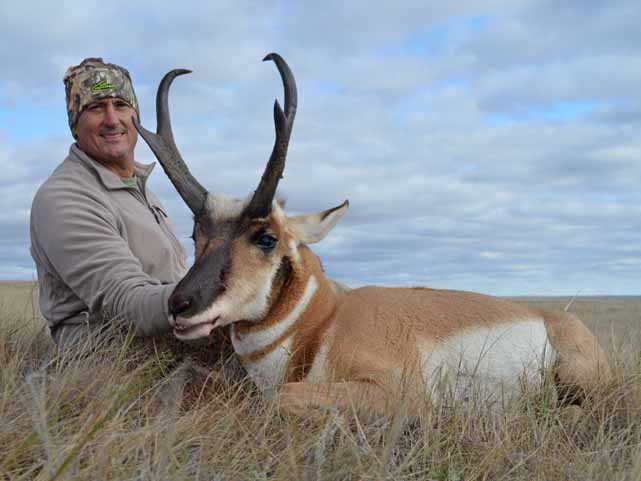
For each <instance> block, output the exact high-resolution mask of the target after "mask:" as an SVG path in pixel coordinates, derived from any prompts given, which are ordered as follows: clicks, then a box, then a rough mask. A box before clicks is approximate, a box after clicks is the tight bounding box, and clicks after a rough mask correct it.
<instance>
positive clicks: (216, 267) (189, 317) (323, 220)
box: [134, 53, 349, 340]
mask: <svg viewBox="0 0 641 481" xmlns="http://www.w3.org/2000/svg"><path fill="white" fill-rule="evenodd" d="M263 60H272V61H273V62H274V63H275V64H276V66H277V68H278V71H279V72H280V76H281V79H282V81H283V86H284V90H285V109H284V111H283V109H282V108H281V107H280V104H279V103H278V100H276V102H275V103H274V124H275V127H276V141H275V143H274V148H273V150H272V153H271V156H270V158H269V161H268V162H267V166H266V168H265V171H264V173H263V175H262V178H261V180H260V183H259V185H258V187H257V189H256V190H255V191H254V193H253V194H252V195H250V196H248V198H247V199H245V200H236V199H231V198H229V197H227V196H225V195H223V194H212V193H208V192H207V190H206V189H205V188H203V187H202V186H201V185H200V183H198V181H197V180H196V179H195V178H194V177H193V176H192V175H191V173H190V172H189V169H188V168H187V165H186V164H185V162H184V160H183V159H182V157H181V155H180V153H179V151H178V149H177V147H176V144H175V142H174V138H173V134H172V130H171V122H170V118H169V107H168V94H169V87H170V86H171V83H172V82H173V80H174V79H175V78H176V77H177V76H179V75H183V74H185V73H189V72H190V71H189V70H172V71H171V72H169V73H167V75H165V77H164V78H163V79H162V81H161V83H160V86H159V87H158V93H157V97H156V114H157V133H156V134H154V133H152V132H150V131H148V130H147V129H145V128H144V127H142V126H141V125H140V124H139V123H138V122H137V120H136V119H134V123H135V126H136V128H137V129H138V132H139V133H140V134H141V136H142V137H143V138H144V139H145V141H146V142H147V144H149V146H150V148H151V149H152V151H153V152H154V154H155V155H156V157H157V158H158V160H159V162H160V164H161V165H162V167H163V169H164V171H165V173H166V174H167V176H168V177H169V179H170V180H171V182H172V183H173V185H174V187H175V188H176V190H177V191H178V193H179V194H180V196H181V197H182V198H183V200H184V201H185V203H186V204H187V205H188V206H189V208H190V209H191V211H192V212H193V214H194V230H193V236H192V237H193V239H194V242H195V262H194V265H193V266H192V267H191V269H189V271H188V272H187V274H186V275H185V277H184V278H183V279H182V280H181V281H180V282H179V283H178V285H177V286H176V288H175V290H174V292H173V294H172V295H171V297H170V298H169V310H170V313H171V315H172V316H173V318H174V333H175V335H176V336H177V337H178V338H180V339H183V340H188V339H197V338H201V337H206V336H208V335H209V334H210V333H211V331H212V330H213V329H214V328H216V327H220V326H225V325H228V324H231V323H234V322H237V321H248V322H254V323H257V322H260V321H261V320H262V319H264V317H265V316H266V315H267V313H268V312H269V309H270V307H271V306H272V304H273V303H274V302H275V299H277V298H278V296H279V295H281V294H282V292H281V291H282V290H283V289H284V286H286V285H287V281H288V279H289V277H290V276H291V275H292V273H293V272H294V271H296V270H299V269H303V267H302V265H301V263H300V258H301V256H300V255H299V249H304V248H305V245H306V244H309V243H313V242H318V241H320V240H321V239H323V237H325V235H326V234H327V233H328V232H329V231H330V230H331V228H332V227H333V226H334V225H336V223H337V222H338V221H339V220H340V218H341V217H342V216H343V215H344V214H345V212H346V211H347V208H348V205H349V204H348V202H347V201H345V202H344V203H343V204H341V205H340V206H338V207H334V208H332V209H328V210H326V211H324V212H320V213H317V214H311V215H304V216H295V217H288V216H287V215H286V214H285V213H284V211H283V209H282V207H281V206H280V204H279V203H278V202H277V201H276V200H275V199H274V196H275V193H276V188H277V186H278V181H279V180H280V178H281V177H282V173H283V170H284V168H285V158H286V156H287V147H288V144H289V138H290V135H291V131H292V126H293V123H294V117H295V115H296V104H297V93H296V82H295V80H294V76H293V74H292V72H291V70H290V68H289V66H288V65H287V63H286V62H285V61H284V60H283V59H282V58H281V57H280V56H279V55H278V54H275V53H271V54H269V55H267V56H266V57H265V58H264V59H263Z"/></svg>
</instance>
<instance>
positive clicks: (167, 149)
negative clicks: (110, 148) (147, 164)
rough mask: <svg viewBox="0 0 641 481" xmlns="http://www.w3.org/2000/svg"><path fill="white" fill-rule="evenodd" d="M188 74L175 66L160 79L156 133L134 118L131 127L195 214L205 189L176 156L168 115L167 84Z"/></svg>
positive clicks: (196, 214) (205, 197) (200, 205)
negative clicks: (174, 68) (143, 140)
mask: <svg viewBox="0 0 641 481" xmlns="http://www.w3.org/2000/svg"><path fill="white" fill-rule="evenodd" d="M187 73H191V70H184V69H176V70H172V71H171V72H168V73H167V74H166V75H165V76H164V77H163V79H162V80H161V81H160V85H159V86H158V93H157V94H156V133H155V134H154V133H153V132H150V131H149V130H147V129H146V128H144V127H143V126H142V125H140V123H139V122H138V120H137V119H136V118H135V117H134V119H133V121H134V126H135V127H136V130H138V132H139V133H140V135H141V136H142V138H143V139H145V142H147V145H149V147H150V148H151V150H152V151H153V153H154V155H155V156H156V158H157V159H158V161H159V162H160V165H161V166H162V168H163V170H164V171H165V173H166V174H167V177H169V180H170V181H171V183H172V184H174V187H175V188H176V190H177V191H178V193H179V194H180V196H181V197H182V198H183V200H184V201H185V203H186V204H187V205H188V206H189V208H190V209H191V211H192V212H193V213H194V215H195V216H199V215H200V214H201V213H202V212H203V209H204V207H205V200H206V199H207V190H206V189H205V188H204V187H203V186H202V185H200V183H199V182H198V181H197V180H196V179H195V178H194V176H193V175H191V172H189V169H188V168H187V164H185V161H184V160H183V158H182V157H181V155H180V152H179V151H178V148H177V147H176V143H175V141H174V134H173V133H172V130H171V120H170V118H169V105H168V104H169V102H168V97H169V87H170V86H171V83H172V82H173V81H174V79H175V78H176V77H178V76H179V75H184V74H187Z"/></svg>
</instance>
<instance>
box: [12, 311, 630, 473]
mask: <svg viewBox="0 0 641 481" xmlns="http://www.w3.org/2000/svg"><path fill="white" fill-rule="evenodd" d="M27 311H28V310H27ZM631 315H636V314H632V313H631ZM621 322H623V321H621ZM629 325H630V326H632V325H633V324H629ZM636 326H637V327H636V328H637V329H639V330H641V327H639V323H637V324H636ZM606 344H607V343H606ZM619 355H622V354H621V353H617V352H612V358H613V365H614V370H615V376H614V380H613V381H612V382H611V383H610V384H609V385H605V386H598V387H596V388H595V390H594V392H593V393H592V395H591V400H590V402H589V403H588V404H587V405H585V406H584V407H583V408H582V410H579V409H576V408H572V407H569V408H568V407H565V408H563V407H559V406H558V403H557V402H556V398H555V393H554V392H553V389H552V388H551V387H550V386H547V387H544V388H543V389H542V390H541V391H540V392H537V393H532V394H531V395H528V396H525V397H524V398H523V399H520V400H519V401H518V402H514V403H513V404H511V405H510V406H508V408H507V409H506V410H504V411H501V412H497V411H496V410H492V409H488V408H487V407H486V406H483V405H482V404H481V405H478V404H474V403H459V404H453V405H450V406H449V407H448V408H447V409H430V408H428V407H427V406H425V408H424V409H423V410H422V412H421V415H420V416H419V417H418V418H413V419H408V418H406V417H405V416H404V415H403V411H402V410H401V409H398V410H396V412H391V413H390V414H389V415H388V416H385V417H378V418H377V417H372V416H364V415H359V414H357V413H354V412H346V413H345V412H336V411H331V410H330V411H318V412H311V413H310V414H309V416H306V417H304V418H300V417H294V416H288V415H285V414H283V413H280V412H279V411H278V409H277V408H276V406H275V405H274V403H273V402H271V401H267V400H265V399H264V398H263V397H262V396H261V395H260V394H259V393H258V392H257V390H256V389H255V387H254V386H253V384H252V383H251V381H248V380H247V379H244V378H242V377H241V376H239V375H238V372H239V370H238V368H237V367H236V366H235V364H234V360H233V357H232V358H231V360H226V356H227V352H226V351H216V350H215V349H206V348H200V349H194V350H193V353H192V352H191V350H190V348H185V346H184V345H179V344H177V343H174V342H173V341H171V340H169V339H166V340H160V341H155V342H152V341H149V340H139V339H132V338H131V337H130V336H128V335H126V334H123V333H118V334H116V335H115V338H114V339H112V340H110V341H107V342H104V343H103V344H101V345H100V346H97V347H95V348H93V350H91V351H90V349H89V347H88V346H86V347H84V348H79V349H77V350H76V351H74V352H69V353H64V354H61V353H59V352H57V351H56V350H55V349H54V347H53V345H52V344H51V342H50V340H49V338H48V333H47V332H46V331H45V330H43V329H42V321H41V320H40V319H39V318H38V316H37V314H34V313H29V312H25V310H24V309H15V308H12V309H10V308H9V307H6V306H5V307H4V308H3V309H2V310H0V479H12V480H13V479H16V480H19V479H43V480H45V479H59V480H66V479H73V480H81V479H90V480H128V479H136V480H139V479H149V480H162V479H169V480H174V479H176V480H182V479H198V480H236V479H241V480H242V479H259V480H260V479H270V480H273V479H326V480H335V479H377V480H378V479H389V480H403V479H425V480H502V479H505V480H528V481H529V480H557V479H577V480H579V479H580V480H637V481H641V379H640V378H641V369H640V364H639V359H640V356H639V349H638V347H637V351H636V352H634V353H632V355H630V352H626V354H625V355H626V356H627V357H626V358H625V359H623V358H620V357H618V356H619Z"/></svg>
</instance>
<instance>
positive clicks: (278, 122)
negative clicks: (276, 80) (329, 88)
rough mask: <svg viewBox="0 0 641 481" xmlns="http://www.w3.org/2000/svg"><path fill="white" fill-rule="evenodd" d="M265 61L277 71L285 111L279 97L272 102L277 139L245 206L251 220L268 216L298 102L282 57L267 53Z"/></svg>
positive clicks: (294, 84) (294, 82)
mask: <svg viewBox="0 0 641 481" xmlns="http://www.w3.org/2000/svg"><path fill="white" fill-rule="evenodd" d="M266 60H272V61H273V62H274V63H275V64H276V67H277V68H278V71H279V72H280V76H281V79H282V81H283V87H284V90H285V111H284V112H283V109H281V107H280V104H279V103H278V100H276V101H275V102H274V125H275V127H276V141H275V142H274V149H273V150H272V154H271V156H270V158H269V162H267V166H266V167H265V172H263V176H262V177H261V179H260V184H258V188H257V189H256V191H255V192H254V195H253V197H252V199H251V201H250V202H249V205H248V206H247V208H246V209H245V215H246V216H247V217H249V218H251V219H255V218H260V217H267V216H268V215H269V213H270V212H271V208H272V201H273V200H274V195H275V194H276V187H278V181H279V180H280V179H281V177H282V175H283V170H284V169H285V158H286V157H287V147H288V146H289V137H290V135H291V133H292V126H293V125H294V117H295V116H296V106H297V103H298V94H297V92H296V81H295V80H294V75H293V74H292V71H291V70H290V68H289V66H288V65H287V63H286V62H285V60H283V58H282V57H281V56H280V55H278V54H277V53H270V54H269V55H267V56H266V57H265V58H264V59H263V61H266Z"/></svg>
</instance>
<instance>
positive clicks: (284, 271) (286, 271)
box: [274, 256, 292, 286]
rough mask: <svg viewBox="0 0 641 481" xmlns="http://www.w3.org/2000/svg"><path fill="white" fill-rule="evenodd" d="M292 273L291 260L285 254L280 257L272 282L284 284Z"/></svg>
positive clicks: (279, 284)
mask: <svg viewBox="0 0 641 481" xmlns="http://www.w3.org/2000/svg"><path fill="white" fill-rule="evenodd" d="M291 275H292V261H291V260H290V258H289V257H287V256H285V257H283V258H282V259H281V261H280V265H279V266H278V270H277V271H276V276H275V277H274V282H275V283H276V285H278V286H282V285H284V284H285V283H286V282H287V281H288V280H289V278H290V276H291Z"/></svg>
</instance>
